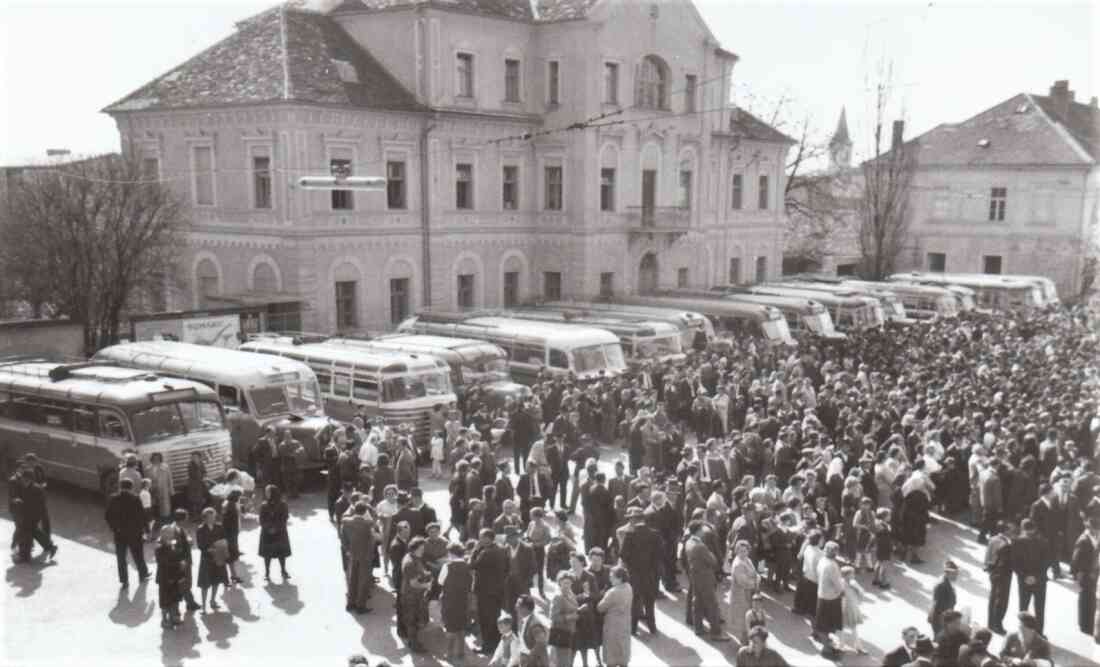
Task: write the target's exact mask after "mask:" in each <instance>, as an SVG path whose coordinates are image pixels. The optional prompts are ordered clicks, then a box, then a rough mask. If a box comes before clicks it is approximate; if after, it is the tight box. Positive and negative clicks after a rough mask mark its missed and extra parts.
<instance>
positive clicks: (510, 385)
mask: <svg viewBox="0 0 1100 667" xmlns="http://www.w3.org/2000/svg"><path fill="white" fill-rule="evenodd" d="M325 342H326V343H327V344H332V345H348V346H353V347H356V348H362V349H367V350H375V349H376V350H392V351H395V352H408V353H411V354H428V355H431V356H433V357H437V358H439V359H442V360H443V361H445V362H447V365H448V366H449V367H450V369H451V386H453V387H454V391H455V394H456V395H457V396H458V397H459V398H460V399H461V398H462V397H464V396H465V394H466V392H467V391H468V390H469V389H470V388H471V387H474V386H478V387H481V389H482V391H484V392H485V393H487V394H488V395H489V396H491V397H492V399H493V403H494V405H495V404H497V403H500V404H503V403H504V400H505V399H506V398H509V397H510V398H515V399H523V398H526V397H527V396H529V395H530V394H531V389H530V388H528V387H527V386H526V385H522V384H517V383H515V382H513V381H512V375H511V373H510V372H509V371H508V354H507V353H506V352H505V351H504V348H502V347H500V346H499V345H494V344H493V343H488V342H486V341H483V340H475V339H473V338H446V337H444V336H423V335H418V334H400V333H398V334H388V335H385V336H379V337H378V338H370V339H363V338H354V337H348V338H330V339H329V340H327V341H325Z"/></svg>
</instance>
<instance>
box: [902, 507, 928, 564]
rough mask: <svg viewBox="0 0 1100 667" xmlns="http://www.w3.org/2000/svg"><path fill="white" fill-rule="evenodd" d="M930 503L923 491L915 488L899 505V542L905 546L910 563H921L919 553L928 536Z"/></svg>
mask: <svg viewBox="0 0 1100 667" xmlns="http://www.w3.org/2000/svg"><path fill="white" fill-rule="evenodd" d="M930 507H931V502H930V501H929V500H928V495H927V494H926V493H925V492H924V490H923V489H920V488H916V489H913V490H910V491H909V493H907V494H905V497H904V498H903V499H902V504H901V542H902V544H904V545H905V548H906V551H907V552H908V553H907V556H908V558H909V562H910V563H916V564H919V563H923V562H924V561H922V560H921V558H920V552H919V551H917V550H918V549H920V548H921V547H923V546H924V542H925V540H926V539H927V536H928V510H929V508H930Z"/></svg>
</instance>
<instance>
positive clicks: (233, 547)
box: [222, 489, 241, 585]
mask: <svg viewBox="0 0 1100 667" xmlns="http://www.w3.org/2000/svg"><path fill="white" fill-rule="evenodd" d="M240 502H241V492H240V491H239V490H238V489H233V490H232V491H230V492H229V495H228V496H226V498H225V504H223V505H222V529H223V530H224V531H225V541H226V543H227V545H228V546H229V559H228V560H227V561H226V562H227V564H228V565H229V575H230V576H229V583H230V585H232V584H239V583H241V578H240V577H239V576H238V575H237V561H238V560H240V558H241V547H240V534H241V506H240Z"/></svg>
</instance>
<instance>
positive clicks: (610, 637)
mask: <svg viewBox="0 0 1100 667" xmlns="http://www.w3.org/2000/svg"><path fill="white" fill-rule="evenodd" d="M628 578H629V577H628V575H627V573H626V568H625V567H623V566H621V565H620V566H618V567H614V568H612V569H611V588H610V589H608V591H607V592H606V593H604V594H603V598H602V599H600V602H599V604H598V605H596V609H597V610H598V611H599V612H600V613H601V614H603V661H604V664H605V665H607V667H627V665H628V664H629V663H630V613H631V612H630V610H631V606H632V605H633V604H634V589H633V588H631V587H630V584H629V583H628V582H627V579H628Z"/></svg>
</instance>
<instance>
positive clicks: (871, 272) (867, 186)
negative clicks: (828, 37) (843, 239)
mask: <svg viewBox="0 0 1100 667" xmlns="http://www.w3.org/2000/svg"><path fill="white" fill-rule="evenodd" d="M880 73H881V74H882V76H880V77H879V81H878V82H877V83H876V84H875V89H874V94H875V98H874V104H875V108H874V111H875V116H874V118H875V124H874V142H873V144H872V149H873V150H872V154H871V157H870V158H869V159H868V160H867V161H865V162H864V163H863V181H864V183H863V195H862V197H861V198H860V202H859V213H860V220H859V247H860V253H861V254H862V257H863V267H862V272H863V274H864V276H865V277H867V278H869V279H871V280H882V279H883V278H885V277H886V276H888V275H890V274H891V273H893V272H894V267H895V265H896V263H897V259H898V255H899V254H901V251H902V249H903V248H904V247H905V244H906V241H907V239H908V236H909V193H910V189H911V186H912V183H913V172H914V171H915V169H916V151H917V146H916V144H913V143H910V144H908V145H907V144H905V142H904V141H903V140H902V132H903V130H904V124H903V122H902V121H900V120H898V121H894V123H893V125H892V128H893V129H892V133H891V143H890V146H889V150H887V149H886V147H885V146H884V144H883V141H884V137H883V131H884V128H885V126H886V122H887V121H886V112H887V106H888V104H889V102H890V92H891V88H892V84H891V69H890V68H889V67H888V66H887V67H884V68H881V69H880Z"/></svg>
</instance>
